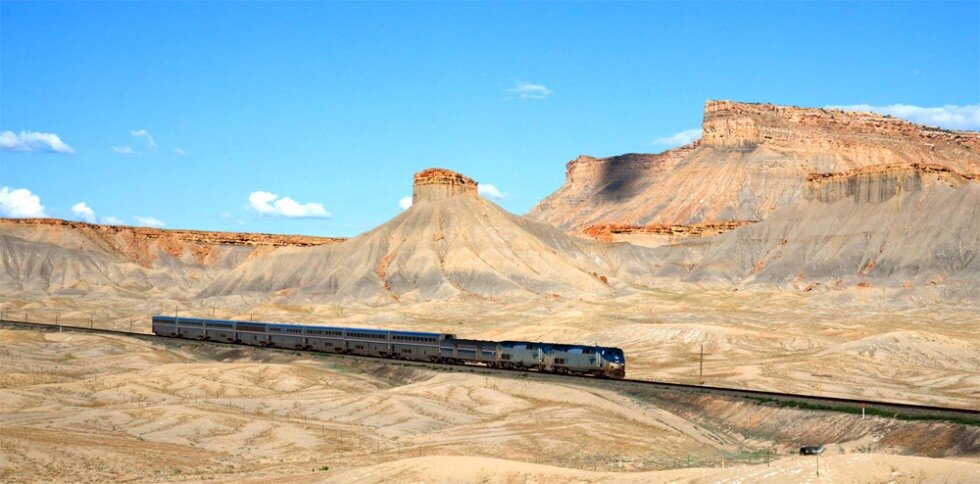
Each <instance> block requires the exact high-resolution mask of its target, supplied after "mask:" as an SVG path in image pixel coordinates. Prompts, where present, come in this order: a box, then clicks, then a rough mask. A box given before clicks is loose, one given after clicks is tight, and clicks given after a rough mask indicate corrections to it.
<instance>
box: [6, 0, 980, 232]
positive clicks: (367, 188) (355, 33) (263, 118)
mask: <svg viewBox="0 0 980 484" xmlns="http://www.w3.org/2000/svg"><path fill="white" fill-rule="evenodd" d="M705 99H734V100H740V101H753V102H772V103H777V104H792V105H802V106H828V105H868V106H871V107H876V108H879V109H880V110H888V109H892V110H894V109H899V108H896V107H895V106H894V105H897V104H901V105H907V106H906V107H904V108H901V109H905V111H902V113H905V114H907V117H910V118H914V119H913V120H918V121H929V120H940V122H934V123H930V124H941V123H942V122H945V121H943V120H945V119H946V118H950V119H952V120H953V121H950V122H951V123H953V124H956V123H959V124H958V125H957V126H951V127H954V128H955V127H959V128H967V129H980V125H975V124H977V119H978V118H977V116H978V115H977V114H976V112H977V107H976V106H977V105H978V104H980V7H978V3H977V2H959V3H936V2H930V3H907V2H903V3H896V4H889V3H881V2H875V3H867V4H862V3H851V2H841V3H827V4H825V3H801V4H788V3H554V4H543V3H466V4H456V3H424V4H413V3H371V4H362V3H272V2H270V3H240V2H235V3H218V2H208V3H190V2H181V3H151V4H147V3H135V2H133V3H101V2H100V3H20V2H6V1H5V2H2V3H0V133H2V134H0V147H2V148H3V150H2V151H0V186H2V189H0V190H2V191H0V211H2V214H3V215H5V216H25V215H36V214H43V215H46V216H51V217H58V218H69V219H88V220H96V221H101V222H110V223H124V224H127V225H138V224H144V225H154V224H159V223H162V224H164V226H165V227H168V228H190V229H204V230H232V231H251V232H271V233H302V234H311V235H336V236H351V235H356V234H358V233H360V232H363V231H365V230H369V229H371V228H373V227H375V226H376V225H378V224H380V223H383V222H384V221H386V220H388V219H389V218H391V217H393V216H395V215H397V213H398V212H399V211H400V210H401V208H400V207H399V201H400V200H401V199H402V198H403V197H405V196H408V195H411V176H412V174H413V173H414V172H416V171H419V170H421V169H424V168H427V167H432V166H438V167H445V168H450V169H454V170H457V171H460V172H462V173H464V174H466V175H468V176H471V177H473V178H475V179H476V180H477V181H479V182H480V183H481V184H490V185H493V187H495V188H496V189H497V191H498V192H499V194H492V195H493V196H494V198H495V200H496V201H497V203H499V204H500V205H501V206H503V207H504V208H506V209H507V210H510V211H511V212H515V213H525V212H527V210H529V209H530V208H531V207H532V206H533V205H534V204H535V203H536V202H537V201H539V200H540V199H541V198H543V197H545V196H547V195H548V194H549V193H551V192H552V191H554V190H555V189H557V188H558V187H559V186H560V185H561V183H562V182H563V181H564V164H565V162H566V161H568V160H569V159H572V158H574V157H576V156H577V155H579V154H590V155H594V156H608V155H615V154H621V153H627V152H658V151H662V150H664V149H666V148H668V147H669V146H670V145H671V144H674V143H677V142H679V141H681V140H682V139H684V138H686V137H685V136H678V134H679V133H683V132H685V131H689V130H696V129H697V128H698V127H699V126H700V121H701V115H702V107H703V103H704V101H705ZM921 108H935V109H933V110H932V111H928V110H923V109H921ZM950 116H952V117H950ZM957 119H959V121H957ZM694 135H695V136H696V132H695V133H694ZM498 195H499V196H498ZM487 196H491V194H490V193H488V194H487ZM40 207H43V208H40ZM73 207H74V210H73Z"/></svg>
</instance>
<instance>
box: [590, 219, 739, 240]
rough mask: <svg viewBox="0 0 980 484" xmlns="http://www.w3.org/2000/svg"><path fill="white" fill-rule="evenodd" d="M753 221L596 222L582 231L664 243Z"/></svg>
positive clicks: (601, 237)
mask: <svg viewBox="0 0 980 484" xmlns="http://www.w3.org/2000/svg"><path fill="white" fill-rule="evenodd" d="M755 222H756V221H755V220H736V221H731V222H713V223H701V224H692V225H683V224H673V225H667V224H650V225H627V224H597V225H590V226H588V227H586V228H585V229H584V230H583V231H582V232H583V233H584V234H585V235H587V236H588V237H591V238H593V239H596V240H600V241H603V242H639V245H666V244H672V243H677V242H680V241H682V240H684V239H689V238H701V237H712V236H715V235H718V234H723V233H725V232H729V231H732V230H735V229H737V228H739V227H742V226H744V225H748V224H751V223H755ZM644 236H655V237H656V238H654V239H653V241H656V242H660V243H651V241H650V238H649V237H644Z"/></svg>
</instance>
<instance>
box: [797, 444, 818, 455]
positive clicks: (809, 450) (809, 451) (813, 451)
mask: <svg viewBox="0 0 980 484" xmlns="http://www.w3.org/2000/svg"><path fill="white" fill-rule="evenodd" d="M822 453H823V446H822V445H804V446H803V447H800V455H817V454H822Z"/></svg>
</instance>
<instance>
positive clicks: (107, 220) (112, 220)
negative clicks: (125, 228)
mask: <svg viewBox="0 0 980 484" xmlns="http://www.w3.org/2000/svg"><path fill="white" fill-rule="evenodd" d="M102 223H104V224H106V225H122V224H123V221H122V220H120V219H119V217H113V216H112V215H110V216H108V217H102Z"/></svg>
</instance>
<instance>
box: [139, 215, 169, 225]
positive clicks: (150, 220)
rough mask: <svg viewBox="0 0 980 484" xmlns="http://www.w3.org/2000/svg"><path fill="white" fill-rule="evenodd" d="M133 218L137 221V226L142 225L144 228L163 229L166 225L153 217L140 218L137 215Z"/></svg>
mask: <svg viewBox="0 0 980 484" xmlns="http://www.w3.org/2000/svg"><path fill="white" fill-rule="evenodd" d="M133 218H134V219H135V220H136V224H137V225H142V226H144V227H163V226H164V225H166V224H164V223H163V221H162V220H159V219H155V218H153V217H140V216H139V215H137V216H135V217H133Z"/></svg>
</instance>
